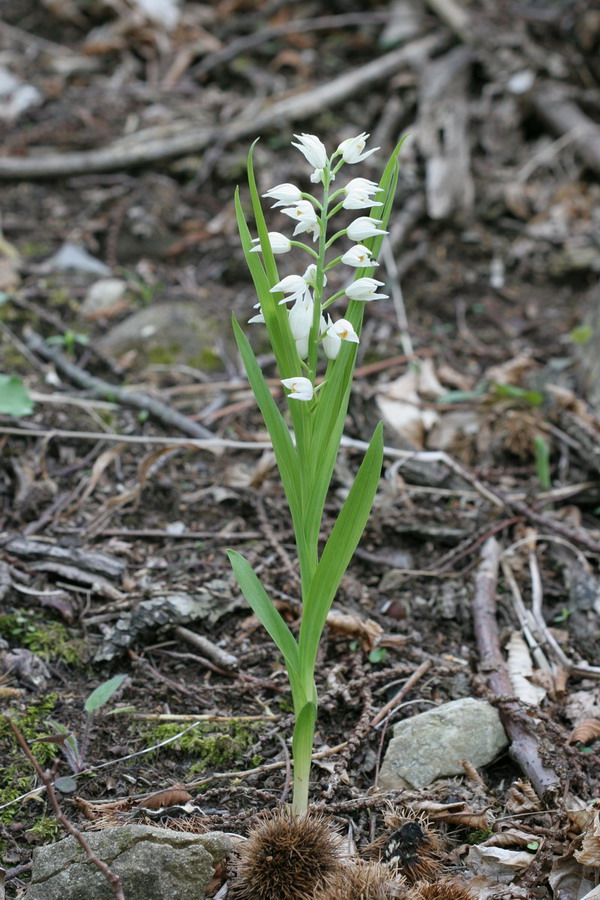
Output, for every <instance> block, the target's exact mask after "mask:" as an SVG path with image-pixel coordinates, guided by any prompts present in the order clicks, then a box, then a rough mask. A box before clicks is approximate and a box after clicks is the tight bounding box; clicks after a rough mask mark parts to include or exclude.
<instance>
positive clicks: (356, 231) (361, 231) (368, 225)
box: [346, 216, 388, 241]
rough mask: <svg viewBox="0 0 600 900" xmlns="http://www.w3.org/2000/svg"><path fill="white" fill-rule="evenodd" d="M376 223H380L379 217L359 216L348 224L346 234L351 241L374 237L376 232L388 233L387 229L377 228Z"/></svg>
mask: <svg viewBox="0 0 600 900" xmlns="http://www.w3.org/2000/svg"><path fill="white" fill-rule="evenodd" d="M378 225H381V219H371V218H370V217H369V216H359V218H358V219H355V220H354V222H351V223H350V225H348V228H347V230H346V234H347V235H348V237H349V238H350V240H351V241H364V240H366V238H370V237H374V236H375V235H376V234H387V233H388V232H387V231H382V229H381V228H377V226H378Z"/></svg>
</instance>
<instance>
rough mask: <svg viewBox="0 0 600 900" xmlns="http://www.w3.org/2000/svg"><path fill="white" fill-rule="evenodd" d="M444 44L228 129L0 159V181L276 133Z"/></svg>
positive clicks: (357, 72)
mask: <svg viewBox="0 0 600 900" xmlns="http://www.w3.org/2000/svg"><path fill="white" fill-rule="evenodd" d="M446 43H447V36H446V35H439V34H435V35H428V36H427V37H424V38H420V39H419V40H416V41H412V42H411V43H410V44H407V45H406V46H404V47H400V48H399V49H397V50H392V51H391V52H390V53H385V54H384V55H383V56H380V57H379V58H378V59H374V60H372V61H371V62H369V63H366V64H365V65H364V66H359V67H358V68H356V69H352V70H350V71H348V72H344V73H343V74H342V75H340V76H338V78H334V79H333V80H332V81H330V82H328V83H327V84H322V85H312V86H311V87H309V88H308V89H307V90H306V91H303V92H302V93H301V94H296V95H295V96H292V97H286V98H285V99H283V100H275V101H274V102H271V103H267V104H266V105H265V107H264V108H263V109H262V110H260V111H259V112H257V113H256V112H255V113H253V115H252V116H251V117H247V116H246V117H244V118H240V119H237V120H235V121H234V122H232V123H230V124H229V125H225V126H218V127H206V126H201V127H197V126H192V125H189V124H188V123H181V122H180V123H175V124H173V125H170V126H165V128H164V129H162V134H161V133H157V129H156V128H152V129H144V130H142V131H139V132H138V133H137V134H134V135H128V136H127V137H125V138H121V139H120V140H117V141H114V142H113V143H112V144H111V145H110V146H108V147H103V148H101V149H99V150H88V151H83V152H81V153H58V154H51V155H48V156H43V157H28V158H16V157H4V158H0V179H5V180H8V179H16V180H18V179H23V178H25V179H36V180H38V179H44V178H56V177H61V176H65V175H67V176H70V177H71V176H73V175H83V174H86V173H91V172H114V171H118V170H122V169H129V168H133V167H134V166H141V165H145V164H147V163H152V162H156V161H157V160H159V159H169V158H172V157H176V156H184V155H185V154H188V153H198V152H199V151H201V150H204V149H205V148H206V147H209V146H211V145H213V144H214V143H215V142H217V141H218V142H219V143H220V145H221V146H225V145H227V144H229V143H231V142H232V141H235V140H238V139H239V138H245V137H248V136H255V135H257V134H260V133H261V132H263V131H267V130H268V129H269V128H272V127H276V128H277V130H278V131H280V130H281V128H282V125H283V124H284V123H287V122H291V121H297V120H301V119H305V118H308V117H310V116H312V115H314V114H315V113H317V112H321V111H322V110H323V109H327V108H328V107H335V106H336V105H338V104H340V103H341V102H343V101H344V100H346V99H347V98H348V97H351V96H356V95H357V94H360V92H361V91H363V90H364V89H365V88H367V87H368V86H369V85H371V84H375V83H377V82H379V81H384V80H387V79H389V78H390V77H391V76H392V75H395V74H396V72H398V70H400V69H402V67H403V66H414V67H421V66H423V65H424V63H425V62H426V61H427V59H428V58H429V57H430V56H431V54H432V53H433V52H436V51H439V50H440V49H441V48H442V47H443V46H444V45H445V44H446Z"/></svg>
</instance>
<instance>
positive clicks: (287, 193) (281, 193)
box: [263, 182, 302, 209]
mask: <svg viewBox="0 0 600 900" xmlns="http://www.w3.org/2000/svg"><path fill="white" fill-rule="evenodd" d="M263 197H269V198H270V199H271V200H277V203H274V204H273V206H272V207H271V209H275V208H276V207H278V206H287V205H288V203H298V201H299V200H302V191H301V190H300V188H297V187H296V185H295V184H290V183H289V182H285V183H284V184H276V185H275V187H272V188H271V189H270V190H269V191H267V193H266V194H263Z"/></svg>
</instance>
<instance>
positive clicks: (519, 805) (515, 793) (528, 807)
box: [506, 780, 541, 815]
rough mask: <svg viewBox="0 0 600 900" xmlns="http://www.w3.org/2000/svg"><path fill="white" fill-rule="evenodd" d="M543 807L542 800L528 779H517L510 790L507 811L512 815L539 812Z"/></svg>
mask: <svg viewBox="0 0 600 900" xmlns="http://www.w3.org/2000/svg"><path fill="white" fill-rule="evenodd" d="M540 809H541V805H540V800H539V797H538V795H537V794H536V792H535V791H534V789H533V788H532V787H531V785H530V784H529V782H528V781H521V780H519V781H515V782H514V783H513V784H512V785H511V787H510V790H509V792H508V799H507V801H506V811H507V812H509V813H510V814H511V815H515V814H521V813H526V812H527V813H529V812H537V811H538V810H540Z"/></svg>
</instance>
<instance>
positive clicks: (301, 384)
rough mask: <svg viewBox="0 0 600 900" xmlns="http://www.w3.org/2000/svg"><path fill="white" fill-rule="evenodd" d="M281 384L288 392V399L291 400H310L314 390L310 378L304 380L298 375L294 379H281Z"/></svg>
mask: <svg viewBox="0 0 600 900" xmlns="http://www.w3.org/2000/svg"><path fill="white" fill-rule="evenodd" d="M281 383H282V385H283V386H284V387H286V388H287V389H288V391H289V392H290V393H289V394H288V398H289V399H291V400H304V401H308V400H312V398H313V394H314V388H313V385H312V381H311V380H310V378H304V376H302V375H298V376H297V377H295V378H282V379H281Z"/></svg>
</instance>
